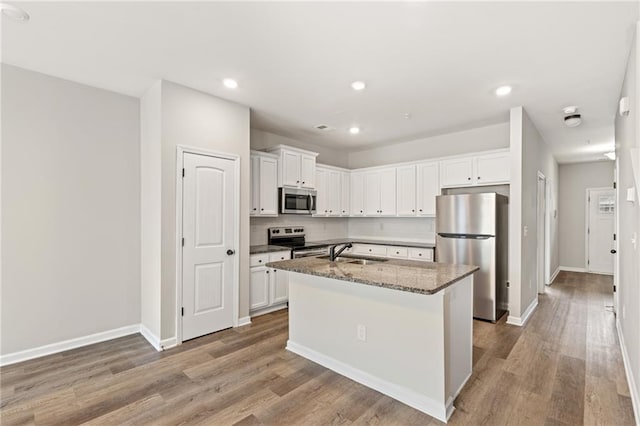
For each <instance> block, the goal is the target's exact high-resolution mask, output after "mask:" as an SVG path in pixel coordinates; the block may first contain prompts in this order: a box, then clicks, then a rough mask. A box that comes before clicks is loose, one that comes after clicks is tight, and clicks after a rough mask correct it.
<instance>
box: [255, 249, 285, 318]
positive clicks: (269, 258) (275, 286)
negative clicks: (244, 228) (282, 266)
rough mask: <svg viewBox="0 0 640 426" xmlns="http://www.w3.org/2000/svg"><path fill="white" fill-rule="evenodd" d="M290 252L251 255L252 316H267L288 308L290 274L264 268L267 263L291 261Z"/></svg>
mask: <svg viewBox="0 0 640 426" xmlns="http://www.w3.org/2000/svg"><path fill="white" fill-rule="evenodd" d="M290 258H291V254H290V252H289V251H282V252H274V253H269V254H267V253H264V254H256V255H251V258H250V264H251V265H256V266H252V267H251V269H250V271H251V272H250V294H249V300H250V310H251V314H252V315H260V314H265V313H267V312H271V311H275V310H278V309H282V308H284V307H286V302H287V301H288V300H289V274H288V273H287V271H281V270H277V269H274V268H268V267H265V266H263V265H264V264H265V263H267V262H276V261H278V260H286V259H290Z"/></svg>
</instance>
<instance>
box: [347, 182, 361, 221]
mask: <svg viewBox="0 0 640 426" xmlns="http://www.w3.org/2000/svg"><path fill="white" fill-rule="evenodd" d="M350 180H351V185H349V186H350V192H351V194H350V198H351V202H350V203H349V205H350V210H351V211H350V214H351V216H364V172H352V173H351V176H350Z"/></svg>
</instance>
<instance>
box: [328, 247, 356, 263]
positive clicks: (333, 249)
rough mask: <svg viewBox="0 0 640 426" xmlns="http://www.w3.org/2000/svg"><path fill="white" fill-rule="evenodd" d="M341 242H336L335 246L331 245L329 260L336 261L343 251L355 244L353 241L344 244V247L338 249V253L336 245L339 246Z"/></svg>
mask: <svg viewBox="0 0 640 426" xmlns="http://www.w3.org/2000/svg"><path fill="white" fill-rule="evenodd" d="M339 245H340V244H336V245H335V246H331V247H329V260H330V261H331V262H335V261H336V259H337V258H338V256H340V255H341V254H342V252H343V251H345V250H346V249H348V248H351V247H353V245H352V244H351V243H346V244H345V245H343V246H342V248H341V249H340V250H338V252H337V253H336V247H338V246H339Z"/></svg>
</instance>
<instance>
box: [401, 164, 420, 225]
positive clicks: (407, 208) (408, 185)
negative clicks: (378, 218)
mask: <svg viewBox="0 0 640 426" xmlns="http://www.w3.org/2000/svg"><path fill="white" fill-rule="evenodd" d="M396 173H397V189H396V194H397V206H398V216H415V215H416V166H403V167H398V168H397V169H396Z"/></svg>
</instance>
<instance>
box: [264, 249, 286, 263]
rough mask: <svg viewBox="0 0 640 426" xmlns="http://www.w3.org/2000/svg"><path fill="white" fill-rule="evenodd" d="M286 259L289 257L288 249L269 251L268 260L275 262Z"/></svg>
mask: <svg viewBox="0 0 640 426" xmlns="http://www.w3.org/2000/svg"><path fill="white" fill-rule="evenodd" d="M288 259H291V252H289V251H278V252H275V253H269V262H277V261H279V260H288Z"/></svg>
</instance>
